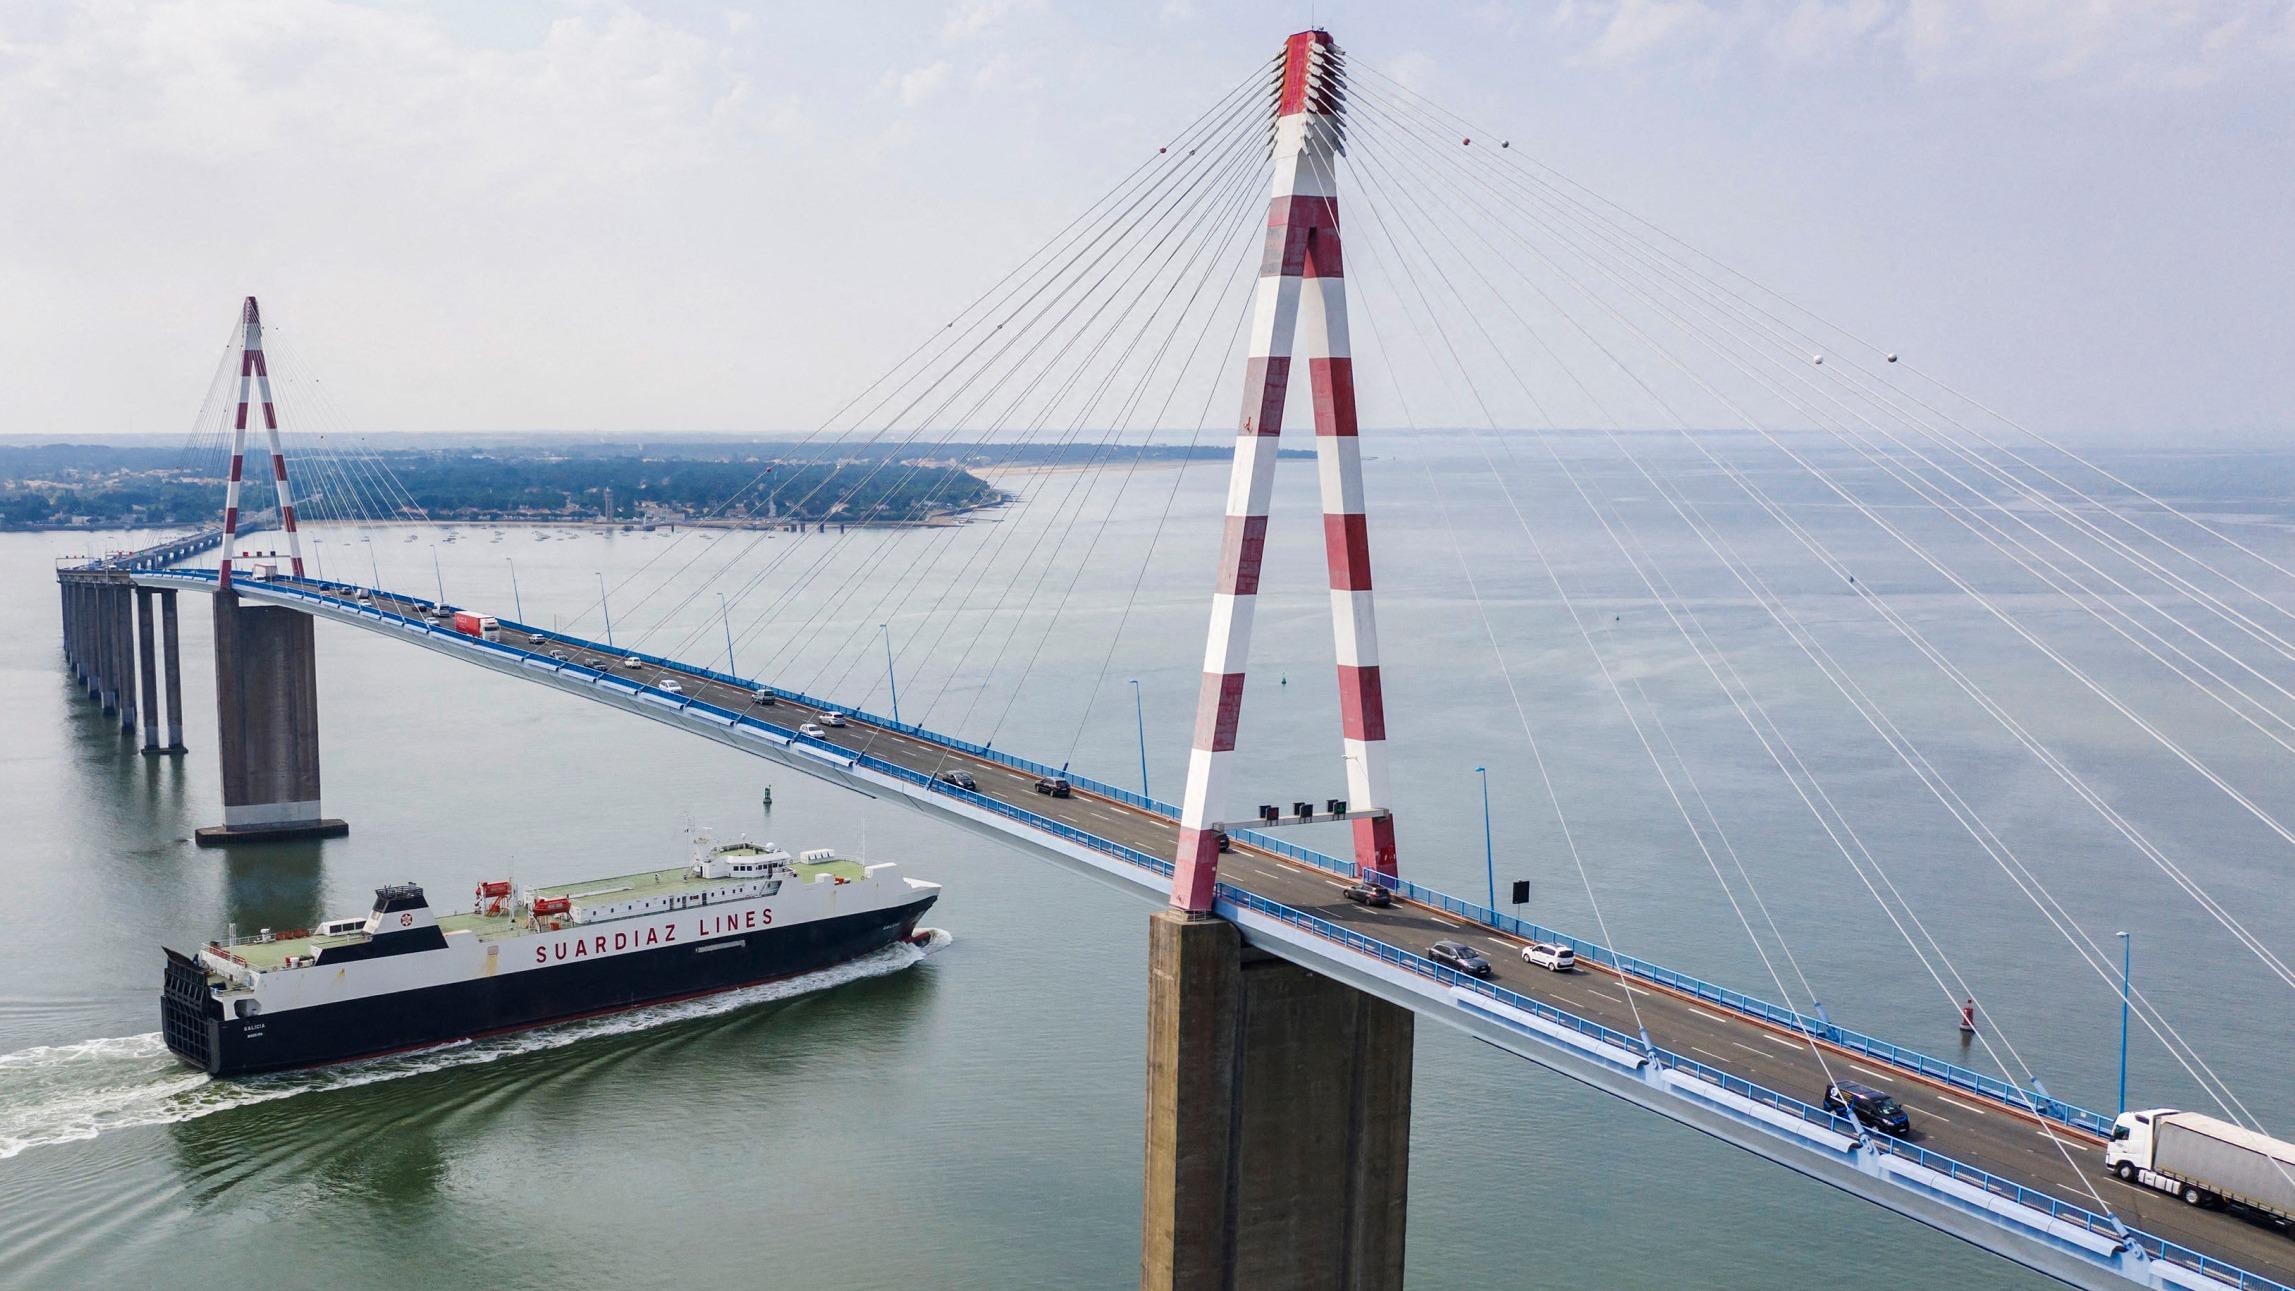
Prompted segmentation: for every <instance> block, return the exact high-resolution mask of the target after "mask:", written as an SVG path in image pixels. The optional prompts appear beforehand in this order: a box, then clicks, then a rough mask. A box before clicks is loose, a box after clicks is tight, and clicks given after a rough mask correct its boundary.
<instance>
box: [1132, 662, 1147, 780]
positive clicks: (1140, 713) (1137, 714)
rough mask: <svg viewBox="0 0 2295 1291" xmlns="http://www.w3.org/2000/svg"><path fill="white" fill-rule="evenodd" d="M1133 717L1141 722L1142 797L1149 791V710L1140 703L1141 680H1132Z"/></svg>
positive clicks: (1135, 678)
mask: <svg viewBox="0 0 2295 1291" xmlns="http://www.w3.org/2000/svg"><path fill="white" fill-rule="evenodd" d="M1132 716H1133V717H1134V718H1136V719H1137V720H1138V722H1139V731H1140V797H1142V798H1145V797H1147V796H1148V791H1147V709H1146V708H1145V707H1144V706H1143V705H1142V704H1141V703H1140V679H1139V678H1137V677H1134V678H1132Z"/></svg>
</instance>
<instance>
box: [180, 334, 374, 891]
mask: <svg viewBox="0 0 2295 1291" xmlns="http://www.w3.org/2000/svg"><path fill="white" fill-rule="evenodd" d="M239 318H240V322H241V324H242V325H243V331H242V333H241V335H242V341H241V344H240V354H239V412H238V416H237V418H236V420H235V421H234V422H233V429H232V436H231V476H230V480H229V483H228V484H227V485H226V486H225V492H224V499H223V556H222V561H221V564H220V565H219V567H218V574H217V578H216V586H215V712H216V723H215V729H216V741H215V742H216V748H217V751H218V753H219V754H220V755H221V759H222V763H223V823H222V824H221V825H212V826H209V827H207V828H205V829H201V830H199V831H197V833H196V835H195V838H196V840H197V841H198V843H199V844H200V845H201V846H202V847H214V846H221V845H224V844H228V843H239V842H252V841H269V840H274V839H284V838H312V837H334V836H337V835H341V834H345V833H348V832H350V826H348V825H346V824H344V823H343V822H342V821H340V820H330V819H327V818H326V817H325V815H324V814H323V813H322V812H321V811H320V807H319V684H318V683H319V673H318V647H317V643H316V641H315V640H314V634H313V631H312V627H313V625H312V622H311V617H310V616H309V615H307V614H304V613H301V612H299V611H296V610H292V609H287V608H284V607H281V606H275V605H244V604H241V602H240V591H239V586H238V583H237V581H236V580H235V579H234V578H233V570H232V557H233V556H234V555H235V554H237V547H238V538H239V486H240V481H241V478H242V476H243V475H244V473H245V463H246V460H247V409H248V398H247V396H248V394H249V384H250V382H253V383H254V384H255V386H256V388H257V390H258V391H259V393H260V394H261V396H262V407H263V431H264V435H265V437H266V439H267V441H268V446H269V448H270V450H271V483H272V487H273V489H274V490H275V492H276V493H277V495H278V498H279V521H280V525H281V527H282V528H283V529H285V530H286V534H287V550H288V555H289V557H290V559H291V561H292V564H291V565H290V569H291V571H292V576H293V577H295V578H301V577H302V576H303V546H302V538H301V536H300V535H299V534H298V533H297V532H296V528H295V503H294V495H293V494H292V493H291V492H289V490H288V486H287V457H286V454H285V453H284V452H283V451H281V449H280V445H279V417H278V412H277V410H276V408H275V406H274V404H273V403H272V399H271V373H270V371H269V369H268V368H267V367H266V366H265V364H264V361H263V319H262V314H261V312H260V311H259V310H258V309H257V308H256V304H255V298H254V297H253V296H249V297H248V298H247V301H246V304H244V305H243V306H241V308H240V313H239Z"/></svg>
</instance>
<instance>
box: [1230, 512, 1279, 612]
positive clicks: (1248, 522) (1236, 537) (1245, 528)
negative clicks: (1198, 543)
mask: <svg viewBox="0 0 2295 1291" xmlns="http://www.w3.org/2000/svg"><path fill="white" fill-rule="evenodd" d="M1266 552H1267V517H1265V516H1229V517H1227V536H1226V537H1225V538H1224V539H1222V540H1221V543H1220V550H1219V590H1220V591H1223V592H1228V593H1231V594H1233V595H1236V596H1256V595H1258V593H1259V565H1260V562H1261V559H1262V558H1263V557H1264V556H1265V555H1266Z"/></svg>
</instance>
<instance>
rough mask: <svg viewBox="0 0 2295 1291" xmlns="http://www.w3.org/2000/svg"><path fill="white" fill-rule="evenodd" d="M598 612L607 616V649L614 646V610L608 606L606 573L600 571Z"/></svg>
mask: <svg viewBox="0 0 2295 1291" xmlns="http://www.w3.org/2000/svg"><path fill="white" fill-rule="evenodd" d="M598 612H599V613H600V614H603V615H605V616H606V648H607V649H609V650H611V649H612V648H613V645H614V608H613V606H611V605H608V604H606V571H604V570H602V569H601V570H599V571H598Z"/></svg>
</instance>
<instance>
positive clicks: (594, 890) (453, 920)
mask: <svg viewBox="0 0 2295 1291" xmlns="http://www.w3.org/2000/svg"><path fill="white" fill-rule="evenodd" d="M789 868H790V871H791V872H792V874H793V875H794V876H795V878H796V880H797V881H798V882H800V883H811V882H814V881H815V880H817V879H821V878H824V877H825V878H831V879H843V880H845V881H846V882H848V883H854V882H858V881H860V880H861V879H864V878H867V877H868V870H867V868H866V867H865V866H863V865H862V864H861V863H860V862H859V861H854V860H848V859H846V858H844V857H841V856H838V857H831V858H830V859H828V860H825V861H796V862H792V863H791V864H790V866H789ZM753 882H756V880H755V879H754V878H725V879H701V878H695V877H694V876H693V873H692V870H691V868H690V867H688V866H683V865H680V866H675V867H672V868H670V869H666V870H644V871H640V872H639V873H636V874H619V875H614V876H611V877H608V878H596V879H584V880H581V881H580V882H577V883H558V884H553V885H551V886H549V887H538V888H534V889H531V892H532V895H534V896H537V897H571V898H573V899H575V900H577V901H581V900H601V899H604V898H610V897H624V896H625V894H627V896H629V897H676V896H696V895H700V894H702V893H705V892H710V891H714V890H716V889H719V888H723V887H727V886H730V885H733V884H737V883H753ZM437 919H438V926H439V929H440V930H441V931H443V932H445V933H447V934H448V935H449V936H451V935H453V934H455V933H458V932H467V933H470V934H472V935H473V936H475V937H477V938H478V939H479V940H480V941H495V940H498V939H500V938H503V937H514V936H518V935H520V934H522V933H524V932H525V931H526V923H525V920H524V919H522V918H520V917H518V916H516V915H512V914H495V915H489V914H480V913H478V912H477V911H474V910H462V911H456V912H454V913H440V914H439V915H438V916H437ZM364 939H365V934H363V933H356V932H353V933H344V934H341V935H338V936H332V937H314V936H309V935H307V934H306V935H294V936H285V937H273V938H271V939H270V940H267V941H266V940H261V939H257V938H249V939H246V940H244V941H240V942H238V943H237V944H234V945H228V946H226V945H221V944H220V943H218V944H214V945H210V946H209V947H208V949H210V950H215V949H221V950H222V951H224V952H225V953H226V954H228V955H230V956H231V957H232V958H233V959H236V960H238V961H239V962H240V963H242V964H244V965H246V966H247V967H249V968H252V969H254V970H255V971H256V972H259V973H260V972H269V971H271V970H272V969H276V968H282V967H285V965H286V963H287V961H288V960H290V959H294V958H298V957H301V956H303V955H308V954H312V953H314V952H316V951H320V950H325V949H326V948H327V947H329V946H349V945H354V944H356V943H357V942H359V941H362V940H364Z"/></svg>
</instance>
